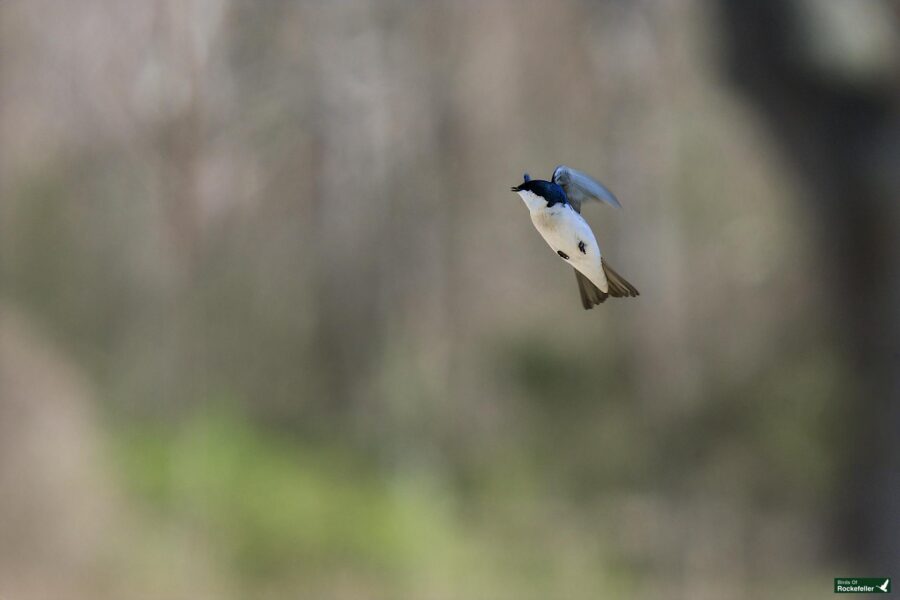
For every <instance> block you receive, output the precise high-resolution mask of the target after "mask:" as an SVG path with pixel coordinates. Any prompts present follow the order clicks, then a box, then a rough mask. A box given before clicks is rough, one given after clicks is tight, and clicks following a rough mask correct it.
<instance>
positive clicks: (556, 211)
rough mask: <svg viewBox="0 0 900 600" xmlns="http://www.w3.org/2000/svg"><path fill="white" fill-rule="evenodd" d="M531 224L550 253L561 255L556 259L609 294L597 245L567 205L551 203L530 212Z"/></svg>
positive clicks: (582, 220)
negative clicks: (565, 263) (547, 246)
mask: <svg viewBox="0 0 900 600" xmlns="http://www.w3.org/2000/svg"><path fill="white" fill-rule="evenodd" d="M531 222H532V223H534V227H535V229H537V230H538V233H540V234H541V237H543V238H544V241H546V242H547V244H548V245H549V246H550V247H551V248H552V249H553V251H554V252H556V253H557V254H560V253H562V254H560V258H562V259H563V260H565V261H566V262H567V263H569V264H571V265H572V266H573V267H575V268H576V269H577V270H578V271H580V272H581V274H582V275H584V276H585V277H587V278H588V279H590V280H591V282H592V283H593V284H594V285H596V286H597V287H598V288H600V291H602V292H608V291H609V284H608V283H607V282H606V274H605V273H604V272H603V264H602V258H601V256H600V245H599V244H597V239H596V238H595V237H594V232H593V231H591V228H590V226H589V225H588V224H587V221H585V220H584V218H583V217H582V216H581V215H579V214H578V213H576V212H575V211H574V210H573V209H572V208H571V207H569V206H567V205H561V204H555V205H554V206H552V207H551V208H546V206H545V207H542V208H537V209H535V210H532V211H531ZM563 255H565V256H563ZM566 257H568V258H566Z"/></svg>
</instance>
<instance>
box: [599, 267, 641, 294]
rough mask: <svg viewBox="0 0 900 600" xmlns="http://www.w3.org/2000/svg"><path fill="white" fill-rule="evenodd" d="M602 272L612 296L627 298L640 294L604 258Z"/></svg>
mask: <svg viewBox="0 0 900 600" xmlns="http://www.w3.org/2000/svg"><path fill="white" fill-rule="evenodd" d="M602 265H603V272H604V273H606V281H607V282H609V295H610V296H612V297H613V298H629V297H635V296H640V295H641V293H640V292H639V291H637V288H636V287H634V286H633V285H631V284H630V283H628V281H627V280H626V279H625V278H624V277H622V276H621V275H619V274H618V273H616V271H615V269H613V268H612V267H611V266H609V264H608V263H607V262H606V261H605V260H604V261H603V262H602Z"/></svg>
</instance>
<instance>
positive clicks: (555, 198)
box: [511, 174, 567, 208]
mask: <svg viewBox="0 0 900 600" xmlns="http://www.w3.org/2000/svg"><path fill="white" fill-rule="evenodd" d="M511 189H512V191H514V192H522V191H528V192H532V193H533V194H535V195H536V196H540V197H541V198H543V199H544V200H546V201H547V207H548V208H549V207H551V206H553V205H554V204H566V203H567V200H566V193H565V192H564V191H563V189H562V188H561V187H560V186H558V185H556V184H555V183H553V182H552V181H544V180H543V179H531V178H530V177H528V175H527V174H526V175H525V181H523V182H522V183H520V184H519V185H517V186H515V187H513V188H511Z"/></svg>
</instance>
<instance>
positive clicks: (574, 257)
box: [512, 165, 640, 309]
mask: <svg viewBox="0 0 900 600" xmlns="http://www.w3.org/2000/svg"><path fill="white" fill-rule="evenodd" d="M523 179H524V181H523V182H522V183H520V184H519V185H517V186H514V187H513V188H512V191H514V192H516V193H517V194H519V196H520V197H521V198H522V200H524V201H525V205H526V206H527V207H528V211H529V212H530V213H531V222H532V223H534V227H535V229H537V230H538V233H540V234H541V237H543V238H544V241H545V242H547V244H549V246H550V247H551V248H552V249H553V250H554V251H555V252H556V253H557V254H558V255H559V257H560V258H561V259H563V260H564V261H566V262H567V263H569V264H570V265H572V267H573V268H574V269H575V278H576V279H577V280H578V291H579V292H580V294H581V304H582V306H584V308H586V309H591V308H593V307H594V305H596V304H600V303H601V302H604V301H606V299H607V298H608V297H609V296H612V297H613V298H628V297H634V296H638V295H640V294H639V292H638V291H637V288H635V287H634V286H633V285H631V284H630V283H628V281H626V280H625V278H624V277H622V276H621V275H619V274H618V273H616V272H615V270H613V268H612V267H610V266H609V264H608V263H607V262H606V259H605V258H603V257H602V255H601V254H600V246H599V245H598V244H597V239H596V238H595V237H594V232H593V231H591V227H590V225H588V224H587V221H585V220H584V217H582V216H581V203H582V202H584V201H585V200H599V201H600V202H604V203H606V204H609V205H610V206H615V207H616V208H622V205H621V204H619V201H618V200H617V199H616V197H615V196H614V195H613V194H612V192H610V191H609V190H608V189H606V187H605V186H604V185H603V184H602V183H600V182H599V181H597V180H595V179H593V178H592V177H590V176H589V175H586V174H585V173H582V172H581V171H576V170H575V169H573V168H571V167H567V166H565V165H560V166H558V167H556V169H555V170H554V171H553V177H552V178H551V179H552V181H544V180H542V179H531V177H529V176H528V173H525V176H524V178H523Z"/></svg>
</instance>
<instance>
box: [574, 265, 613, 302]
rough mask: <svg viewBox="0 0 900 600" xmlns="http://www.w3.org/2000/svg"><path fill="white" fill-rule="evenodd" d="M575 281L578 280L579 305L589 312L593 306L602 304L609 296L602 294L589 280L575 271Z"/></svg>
mask: <svg viewBox="0 0 900 600" xmlns="http://www.w3.org/2000/svg"><path fill="white" fill-rule="evenodd" d="M575 279H577V280H578V293H579V294H581V305H582V306H583V307H584V308H585V309H587V310H590V309H592V308H594V305H595V304H600V303H602V302H604V301H605V300H606V299H607V298H608V297H609V294H607V293H604V292H602V291H601V290H600V288H598V287H597V286H596V285H594V284H593V283H591V280H590V279H588V278H587V277H585V276H584V275H582V274H581V273H579V272H578V270H577V269H576V270H575Z"/></svg>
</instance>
